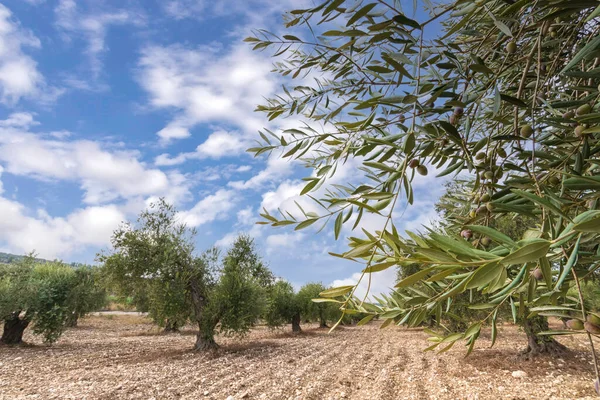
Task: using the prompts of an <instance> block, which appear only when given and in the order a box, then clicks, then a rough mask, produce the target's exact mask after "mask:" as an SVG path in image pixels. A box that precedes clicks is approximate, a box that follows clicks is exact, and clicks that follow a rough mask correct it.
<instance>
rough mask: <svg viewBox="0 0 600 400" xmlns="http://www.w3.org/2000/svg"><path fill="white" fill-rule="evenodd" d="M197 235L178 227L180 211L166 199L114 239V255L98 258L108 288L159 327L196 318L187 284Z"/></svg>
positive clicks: (120, 228) (102, 255) (100, 255)
mask: <svg viewBox="0 0 600 400" xmlns="http://www.w3.org/2000/svg"><path fill="white" fill-rule="evenodd" d="M194 234H195V232H194V231H193V230H190V229H188V228H187V227H185V226H184V225H181V224H177V222H176V210H175V209H174V208H173V207H172V206H171V205H169V204H167V203H166V202H165V201H164V200H163V199H160V200H159V201H158V202H157V203H153V204H151V205H150V206H149V208H148V209H147V210H144V211H143V212H142V213H141V214H140V216H139V218H138V221H137V224H135V225H134V224H130V223H126V224H125V225H123V226H121V227H119V229H117V230H116V231H115V232H114V234H113V237H112V245H113V248H114V252H113V253H112V254H105V253H102V254H99V255H98V260H99V261H100V262H103V263H104V270H105V273H106V276H107V280H108V281H109V282H110V285H111V286H112V287H113V288H114V289H115V290H116V291H117V293H119V294H120V295H123V296H132V297H133V299H134V302H135V304H136V306H137V308H138V311H143V310H146V311H148V313H149V315H150V317H151V318H152V319H153V320H154V321H155V322H156V323H157V324H158V325H160V326H166V325H167V321H169V322H170V323H175V324H176V325H178V326H181V325H183V324H184V323H185V322H186V321H187V320H188V319H189V318H190V317H191V315H192V305H191V300H190V297H189V293H188V279H189V276H190V274H191V273H192V271H193V267H192V266H193V254H192V251H193V245H192V242H191V238H192V237H193V235H194Z"/></svg>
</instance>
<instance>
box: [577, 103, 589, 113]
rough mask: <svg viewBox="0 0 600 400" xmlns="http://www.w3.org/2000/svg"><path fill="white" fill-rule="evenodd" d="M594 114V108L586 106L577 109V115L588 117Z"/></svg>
mask: <svg viewBox="0 0 600 400" xmlns="http://www.w3.org/2000/svg"><path fill="white" fill-rule="evenodd" d="M591 112H592V106H590V105H589V104H584V105H582V106H580V107H579V108H578V109H577V115H578V116H579V115H586V114H589V113H591Z"/></svg>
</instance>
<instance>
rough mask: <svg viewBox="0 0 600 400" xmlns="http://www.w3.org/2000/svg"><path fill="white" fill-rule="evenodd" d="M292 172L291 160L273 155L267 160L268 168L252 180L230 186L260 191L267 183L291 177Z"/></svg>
mask: <svg viewBox="0 0 600 400" xmlns="http://www.w3.org/2000/svg"><path fill="white" fill-rule="evenodd" d="M292 172H293V164H292V163H291V162H290V161H289V160H287V159H283V158H280V157H277V156H276V155H271V156H270V157H269V158H268V159H267V165H266V167H265V168H264V169H263V170H262V171H260V172H259V173H257V174H256V175H254V176H253V177H252V178H250V179H248V180H247V181H233V182H229V184H228V185H229V186H230V187H232V188H235V189H238V190H242V189H259V188H261V187H263V186H264V185H265V184H267V183H270V182H273V181H277V180H280V179H282V178H285V177H286V176H289V175H290V174H291V173H292Z"/></svg>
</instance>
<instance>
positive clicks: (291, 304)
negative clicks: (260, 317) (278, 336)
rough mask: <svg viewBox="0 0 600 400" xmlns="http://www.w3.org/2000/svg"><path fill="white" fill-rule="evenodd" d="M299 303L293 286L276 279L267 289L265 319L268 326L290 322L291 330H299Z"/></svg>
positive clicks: (300, 329)
mask: <svg viewBox="0 0 600 400" xmlns="http://www.w3.org/2000/svg"><path fill="white" fill-rule="evenodd" d="M301 311H302V309H301V305H300V302H299V298H298V295H297V294H296V293H294V287H293V286H292V285H291V284H290V283H289V282H286V281H284V280H278V281H277V282H275V284H273V286H272V287H271V288H270V290H269V295H268V304H267V309H266V313H265V321H266V322H267V325H268V326H270V327H278V326H281V325H286V324H292V332H301V331H302V328H301V327H300V322H301V316H300V313H301Z"/></svg>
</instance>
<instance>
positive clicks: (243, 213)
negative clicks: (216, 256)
mask: <svg viewBox="0 0 600 400" xmlns="http://www.w3.org/2000/svg"><path fill="white" fill-rule="evenodd" d="M0 172H2V171H0ZM237 222H238V224H240V225H243V226H244V225H252V224H254V223H255V222H256V217H255V216H254V210H253V209H252V206H248V207H246V208H243V209H241V210H240V211H238V212H237Z"/></svg>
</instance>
